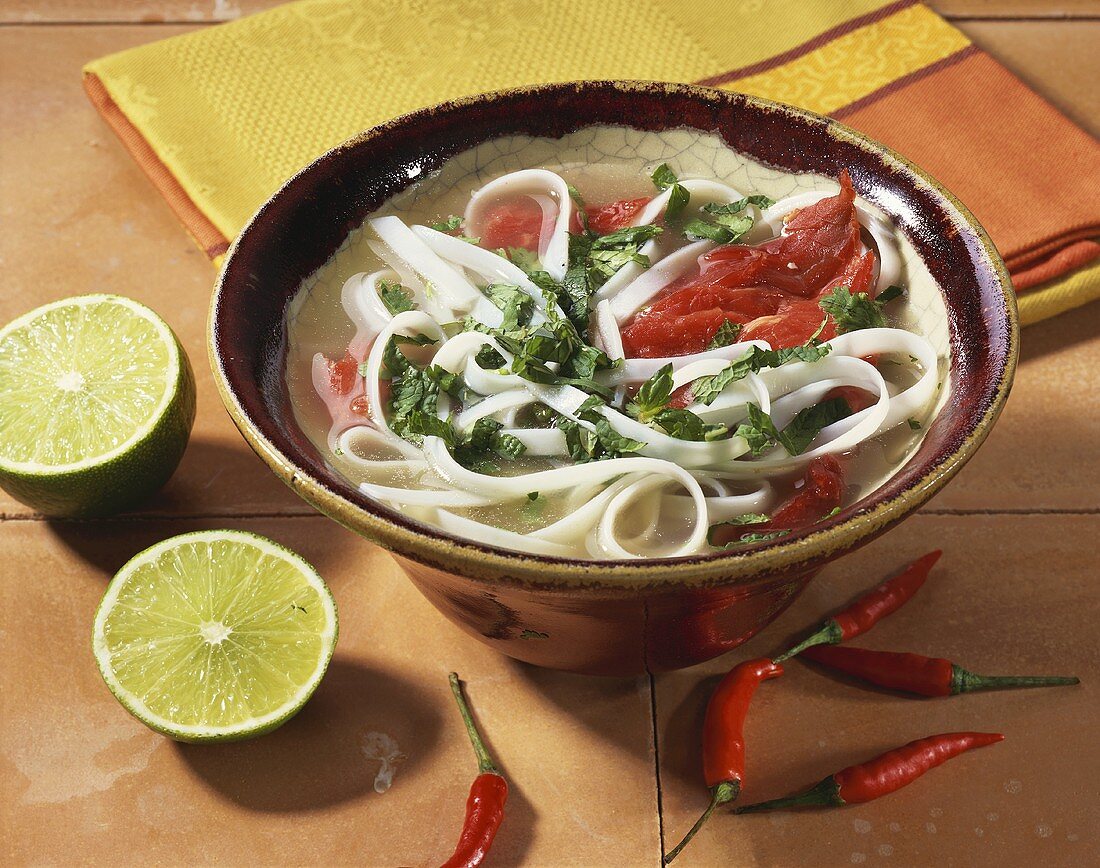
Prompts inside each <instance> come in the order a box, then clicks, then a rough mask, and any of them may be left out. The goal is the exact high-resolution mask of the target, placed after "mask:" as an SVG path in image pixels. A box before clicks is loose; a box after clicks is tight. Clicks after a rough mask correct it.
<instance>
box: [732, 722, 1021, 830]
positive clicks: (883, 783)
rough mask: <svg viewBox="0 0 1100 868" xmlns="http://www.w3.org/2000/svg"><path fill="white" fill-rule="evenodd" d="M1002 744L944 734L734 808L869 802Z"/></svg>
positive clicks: (991, 735)
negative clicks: (791, 792)
mask: <svg viewBox="0 0 1100 868" xmlns="http://www.w3.org/2000/svg"><path fill="white" fill-rule="evenodd" d="M999 741H1004V736H1003V735H1001V734H1000V733H995V732H945V733H942V734H940V735H930V736H928V738H921V739H918V740H917V741H911V742H909V744H907V745H903V746H902V747H897V748H894V749H893V750H890V751H887V752H886V753H884V754H882V755H880V756H877V757H875V758H874V759H872V760H868V761H867V762H865V763H860V764H859V765H855V766H848V768H846V769H843V770H842V771H839V772H837V773H836V774H833V775H829V777H827V778H825V780H823V781H822V782H821V783H819V784H818V785H817V786H815V787H813V788H812V789H809V790H807V791H806V792H804V793H802V794H800V795H797V796H791V797H789V798H786V799H772V800H771V801H769V802H760V803H758V804H755V805H745V806H744V807H741V808H737V809H736V812H735V813H738V814H752V813H756V812H758V811H772V810H775V809H777V808H805V807H839V806H841V805H857V804H860V803H862V802H870V801H872V800H874V799H877V798H880V797H882V796H885V795H888V794H889V793H892V792H894V790H900V789H901V788H902V787H904V786H906V785H907V784H911V783H912V782H913V781H915V780H916V779H917V778H919V777H920V776H921V775H923V774H924V773H925V772H926V771H928V770H929V769H932V768H935V767H936V766H938V765H942V764H943V763H945V762H947V761H948V760H949V759H952V758H953V757H957V756H958V755H959V754H961V753H966V751H968V750H973V749H974V748H976V747H985V746H986V745H987V744H996V743H997V742H999Z"/></svg>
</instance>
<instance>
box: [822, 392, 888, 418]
mask: <svg viewBox="0 0 1100 868" xmlns="http://www.w3.org/2000/svg"><path fill="white" fill-rule="evenodd" d="M833 398H843V399H844V400H845V401H847V402H848V406H849V407H851V408H852V412H853V413H858V412H859V411H860V410H866V409H867V408H868V407H873V406H874V405H875V404H877V403H878V398H876V397H875V395H874V393H873V392H868V391H867V390H866V389H861V388H859V387H858V386H837V387H836V388H835V389H830V390H829V391H828V392H826V393H825V400H826V401H830V400H832V399H833Z"/></svg>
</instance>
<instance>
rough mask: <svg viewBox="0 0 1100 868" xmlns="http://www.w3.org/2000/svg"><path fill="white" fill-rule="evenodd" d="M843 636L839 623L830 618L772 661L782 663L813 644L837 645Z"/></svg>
mask: <svg viewBox="0 0 1100 868" xmlns="http://www.w3.org/2000/svg"><path fill="white" fill-rule="evenodd" d="M843 638H844V636H843V634H842V633H841V632H840V624H838V623H837V622H836V621H834V620H833V619H832V618H830V619H829V620H828V621H826V622H825V623H824V624H822V625H821V627H820V628H819V629H818V630H817V631H816V632H815V633H812V634H811V635H809V636H807V637H806V638H805V639H803V640H802V641H801V642H799V643H798V644H797V645H795V646H794V647H793V648H791V649H790V650H789V651H785V652H784V653H782V654H780V655H779V656H778V657H776V658H775V659H774V660H773V661H772V662H774V663H782V662H784V661H785V660H790V659H791V658H792V657H797V656H798V655H799V654H801V653H802V652H803V651H805V650H806V649H807V648H812V647H813V646H814V645H839V644H840V642H841V640H843Z"/></svg>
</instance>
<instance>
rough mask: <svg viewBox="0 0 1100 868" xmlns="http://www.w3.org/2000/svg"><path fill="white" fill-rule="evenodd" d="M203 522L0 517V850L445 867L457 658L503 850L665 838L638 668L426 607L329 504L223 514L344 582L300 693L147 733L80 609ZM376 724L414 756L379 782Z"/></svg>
mask: <svg viewBox="0 0 1100 868" xmlns="http://www.w3.org/2000/svg"><path fill="white" fill-rule="evenodd" d="M210 526H212V525H211V524H210V523H205V524H202V525H196V524H195V523H192V522H183V521H178V520H177V521H172V522H163V521H138V522H102V523H96V524H78V523H69V524H56V525H55V524H47V523H44V522H37V521H9V522H6V523H5V524H4V528H3V532H2V533H0V563H3V564H5V567H4V578H5V580H6V583H5V584H6V587H5V604H4V608H3V612H4V614H3V633H2V634H0V696H3V697H4V713H3V715H2V717H0V838H2V839H3V840H4V842H5V843H4V845H3V846H4V849H3V851H0V853H3V855H2V856H0V861H3V862H5V863H6V864H32V863H33V864H55V865H65V864H74V863H77V862H80V863H82V864H94V865H107V864H114V865H122V864H149V863H154V862H156V863H164V864H194V863H200V862H202V863H206V862H218V863H225V864H276V863H278V864H294V865H307V864H326V865H335V864H339V865H350V864H370V865H395V864H401V865H428V864H438V863H440V862H442V861H443V860H444V859H445V858H446V857H447V856H449V855H450V852H451V849H452V848H453V846H454V843H455V841H456V840H457V834H458V829H459V826H460V824H461V819H462V815H463V811H464V809H465V802H466V792H467V789H468V787H469V783H470V781H471V780H473V777H474V775H475V774H476V769H477V765H476V762H475V760H474V758H473V752H472V750H471V749H470V745H469V742H468V741H467V739H466V733H465V730H464V729H463V728H462V723H461V720H460V718H459V716H458V712H457V711H456V709H455V707H454V704H453V700H452V698H451V695H450V690H449V688H448V686H447V672H448V671H449V670H451V669H455V670H457V671H458V672H459V673H460V674H461V675H462V676H463V678H464V679H465V680H466V681H467V683H468V692H469V696H470V699H471V702H472V703H473V706H474V710H475V714H476V715H477V717H478V720H479V721H480V724H481V726H482V728H483V730H484V732H485V735H486V738H487V739H488V741H489V744H490V749H491V750H492V751H493V752H494V754H495V755H496V757H497V759H498V761H499V762H500V763H501V765H502V766H503V767H504V768H505V769H506V770H507V773H508V775H509V778H510V780H511V781H512V784H513V788H512V793H511V795H510V799H509V813H508V822H507V823H506V824H505V825H504V826H503V828H502V830H501V832H500V835H499V837H498V839H497V843H496V844H495V846H494V856H496V858H497V860H498V862H497V864H501V865H507V864H517V863H518V862H520V861H526V862H530V863H532V864H549V863H553V864H563V865H564V864H576V865H593V864H600V863H602V864H625V863H627V862H630V861H632V860H633V859H635V858H636V857H638V856H639V855H640V854H651V855H652V854H656V853H657V852H658V819H657V791H656V787H655V785H654V783H653V780H654V778H653V768H654V760H653V750H652V732H653V730H652V724H651V717H650V707H651V706H650V703H651V700H650V694H649V681H648V679H644V678H643V679H632V680H626V681H607V680H598V679H586V678H582V677H579V676H572V675H566V674H562V673H552V672H547V671H539V670H534V669H531V668H529V667H524V666H522V665H519V664H514V663H512V662H511V661H509V660H506V659H505V658H503V657H500V656H499V655H497V654H495V653H494V652H492V651H490V650H488V649H486V648H483V647H482V646H481V645H479V644H478V643H476V642H475V641H474V640H472V639H469V638H467V637H466V636H464V635H463V634H460V633H459V631H458V630H457V628H455V627H452V626H451V625H450V624H448V623H447V622H446V621H444V620H443V619H442V618H441V617H440V616H439V615H437V614H436V612H435V610H434V609H432V608H431V607H430V606H429V605H428V603H427V602H425V601H424V600H423V599H422V598H421V597H420V596H419V594H418V593H417V592H416V591H415V590H414V589H413V587H412V585H411V584H410V583H409V582H408V581H407V580H406V579H405V577H404V576H403V575H401V574H400V573H399V571H398V570H397V568H396V566H395V565H394V563H393V561H392V560H391V559H390V557H389V555H387V554H385V553H384V552H382V551H380V550H378V549H376V548H374V547H373V546H371V545H370V544H368V543H366V542H364V541H362V540H360V539H358V538H357V537H355V536H354V535H353V534H351V533H349V532H348V531H345V530H343V529H342V528H340V527H338V526H337V525H336V524H334V523H332V522H330V521H328V520H327V519H323V518H284V519H268V520H264V521H253V522H249V523H247V524H246V525H241V524H238V523H231V526H234V527H238V526H242V527H247V529H249V530H253V531H256V532H259V533H263V534H265V535H268V536H270V537H272V538H273V539H276V540H278V541H279V542H281V543H284V544H286V545H288V546H291V547H292V548H294V549H295V550H297V551H299V552H301V553H302V554H303V555H304V556H305V557H306V558H307V559H309V560H310V561H311V562H312V563H313V564H315V565H316V566H317V568H318V570H320V572H321V573H322V575H323V576H324V577H325V578H326V579H327V581H328V582H329V583H330V585H331V587H332V590H333V593H334V594H335V596H336V601H337V605H338V607H339V614H340V633H341V639H340V642H339V645H338V647H337V651H336V656H335V657H334V659H333V663H332V665H331V667H330V669H329V672H328V674H327V675H326V677H325V680H324V682H323V683H322V685H321V687H320V688H319V689H318V692H317V693H316V695H315V696H314V697H313V699H312V700H311V701H310V703H309V704H308V705H307V706H306V708H305V709H304V710H303V711H302V712H301V713H300V714H299V715H298V716H297V717H296V718H295V719H294V720H292V721H290V722H289V723H288V724H286V725H285V726H284V727H282V728H281V729H280V730H278V731H277V732H276V733H274V734H272V735H268V736H265V737H263V738H260V739H257V740H255V741H251V742H244V743H241V744H238V745H232V746H219V747H211V746H193V745H192V746H188V745H179V744H176V743H174V742H171V741H169V740H167V739H164V738H162V737H160V736H158V735H155V734H154V733H151V732H150V731H149V730H147V729H146V728H145V727H144V726H143V725H142V724H140V723H138V722H137V721H136V720H134V719H133V718H131V717H130V715H129V714H128V713H127V712H126V711H125V710H124V709H123V708H122V707H121V706H120V705H118V703H117V702H115V700H114V698H113V697H112V696H111V694H110V692H109V691H108V690H107V688H106V686H105V685H104V684H103V681H102V679H101V678H100V676H99V672H98V671H97V669H96V666H95V661H94V660H93V658H92V653H91V648H90V630H91V623H92V617H93V614H94V612H95V608H96V605H97V603H98V601H99V598H100V596H101V595H102V592H103V588H104V586H105V584H106V581H107V578H108V577H109V575H110V574H111V573H113V572H114V571H115V570H116V569H117V568H118V567H119V566H121V565H122V563H124V562H125V561H126V560H127V559H128V558H129V557H130V556H131V555H132V554H134V553H136V552H137V551H139V550H140V549H141V548H143V547H145V546H147V545H150V544H152V543H153V542H155V541H157V540H159V539H162V538H163V537H165V536H168V535H170V534H173V533H180V532H185V531H188V530H195V529H198V528H199V527H210ZM215 526H216V525H215ZM370 733H375V734H376V735H374V736H373V739H374V741H373V742H371V741H369V740H368V739H369V738H371V737H370V736H369V734H370ZM379 734H381V735H379ZM387 737H388V738H391V739H393V740H395V741H396V745H397V747H396V749H395V750H394V752H399V753H401V754H404V756H405V758H404V759H402V760H399V761H398V762H397V764H396V767H395V770H394V771H393V774H392V778H393V779H392V786H390V788H389V789H388V790H386V789H385V786H386V785H385V769H383V767H382V764H381V763H380V762H379V761H378V760H377V759H371V758H369V756H368V754H370V753H372V752H373V753H374V754H375V755H378V754H380V753H381V754H385V751H384V750H383V751H379V749H378V745H379V744H382V743H384V739H385V738H387ZM372 744H373V745H374V747H373V748H372ZM379 790H384V791H383V792H379Z"/></svg>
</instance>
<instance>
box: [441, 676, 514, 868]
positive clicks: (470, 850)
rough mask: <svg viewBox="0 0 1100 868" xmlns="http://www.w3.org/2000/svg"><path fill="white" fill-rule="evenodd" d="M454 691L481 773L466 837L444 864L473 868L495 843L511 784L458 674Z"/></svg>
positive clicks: (451, 867) (469, 809)
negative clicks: (479, 726)
mask: <svg viewBox="0 0 1100 868" xmlns="http://www.w3.org/2000/svg"><path fill="white" fill-rule="evenodd" d="M450 682H451V692H452V693H453V694H454V695H455V700H456V701H457V702H458V710H459V712H460V713H461V714H462V722H463V723H465V724H466V732H467V733H469V735H470V742H471V743H472V744H473V746H474V753H475V754H477V768H478V771H479V772H480V774H479V775H478V776H477V777H476V778H474V782H473V784H471V785H470V795H469V797H468V798H467V799H466V819H465V821H464V822H463V824H462V835H461V836H460V837H459V839H458V846H457V847H455V852H454V855H453V856H451V858H450V859H448V860H447V861H446V862H444V863H443V868H473V866H475V865H480V864H481V863H482V861H484V859H485V854H487V853H488V852H489V848H490V847H491V846H492V844H493V838H495V837H496V834H497V829H499V828H500V824H501V822H502V821H503V820H504V803H505V802H507V801H508V781H506V780H505V779H504V777H503V776H502V775H501V773H500V771H499V770H498V769H497V767H496V765H495V764H494V763H493V759H492V757H490V756H489V752H488V751H487V750H486V749H485V743H484V742H483V741H482V740H481V734H480V733H479V732H478V731H477V726H476V725H475V724H474V719H473V717H472V716H471V715H470V708H469V706H467V704H466V699H465V697H463V695H462V686H461V685H460V684H459V682H458V675H457V674H456V673H454V672H452V673H451V675H450Z"/></svg>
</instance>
